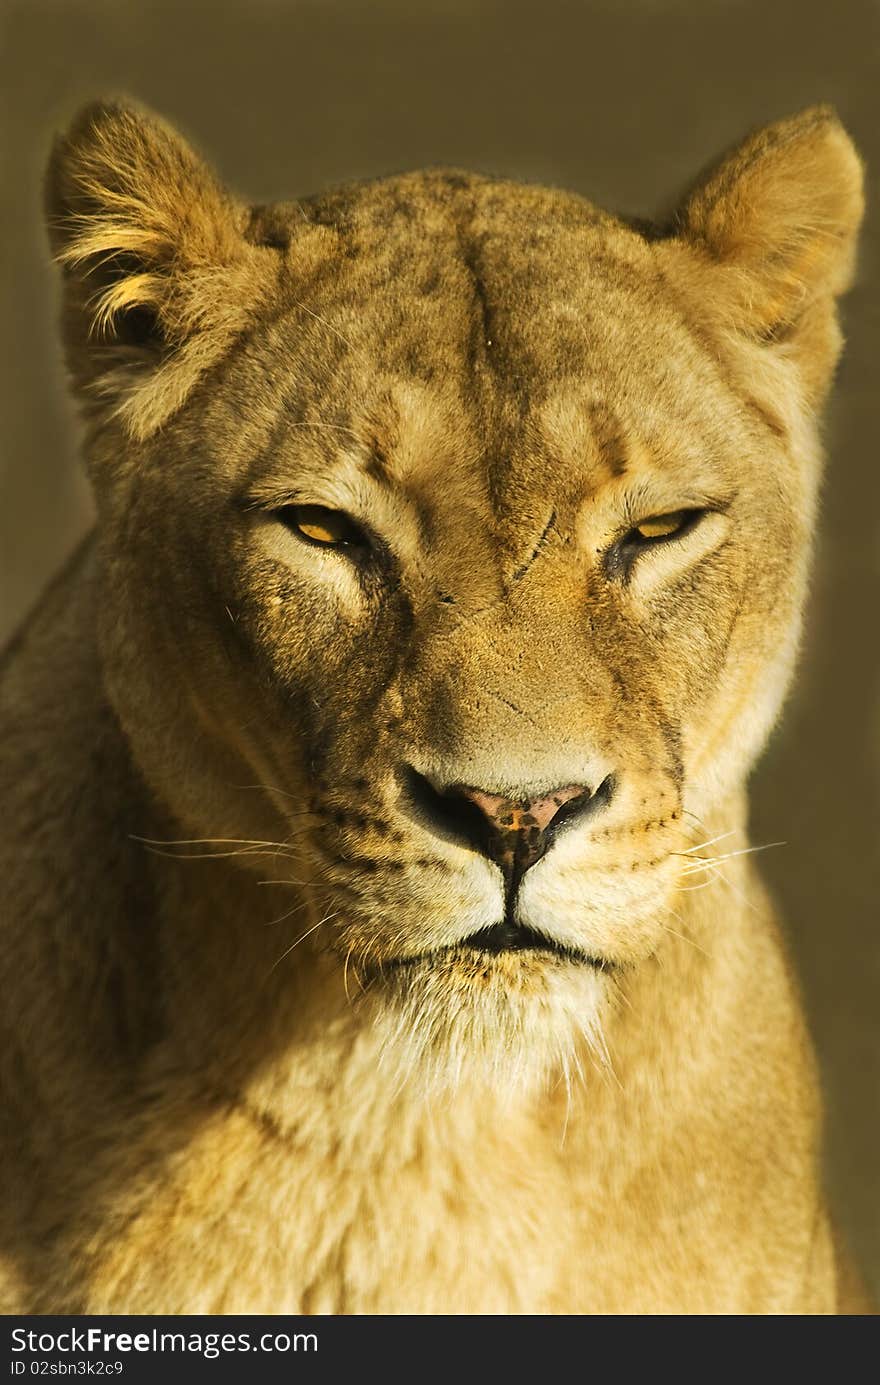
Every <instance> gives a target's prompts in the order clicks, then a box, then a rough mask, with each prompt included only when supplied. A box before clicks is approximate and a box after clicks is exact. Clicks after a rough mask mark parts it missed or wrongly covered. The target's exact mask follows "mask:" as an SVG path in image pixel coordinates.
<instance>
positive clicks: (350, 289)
mask: <svg viewBox="0 0 880 1385" xmlns="http://www.w3.org/2000/svg"><path fill="white" fill-rule="evenodd" d="M860 211H861V175H860V166H859V162H858V159H857V157H856V155H855V153H854V151H853V148H852V145H851V144H850V142H849V140H848V138H847V136H846V134H845V132H844V131H843V130H842V128H841V126H840V124H839V123H838V121H837V120H836V118H835V116H834V115H833V114H832V113H831V112H829V111H828V110H827V109H824V108H820V109H815V110H811V111H808V112H806V113H805V114H802V115H800V116H797V117H795V118H794V119H792V120H789V121H785V122H782V123H781V124H778V125H775V126H772V127H771V128H769V129H767V130H764V131H762V132H760V133H758V134H757V135H755V136H753V137H752V138H751V139H749V140H748V141H747V142H746V143H745V144H744V145H743V146H742V147H741V148H739V149H738V150H737V151H735V152H734V153H733V154H731V155H730V156H729V157H727V158H726V159H724V160H723V161H722V162H721V164H720V166H719V167H718V168H717V169H716V170H714V171H713V172H711V173H710V174H709V175H708V176H707V177H706V178H704V179H703V180H702V181H701V182H700V183H699V184H698V186H697V187H696V189H695V190H694V191H693V192H692V193H691V194H690V195H689V196H688V197H687V198H686V200H685V201H684V203H683V205H682V206H681V208H680V209H679V211H678V213H677V214H676V215H675V217H674V218H673V219H672V220H670V221H669V223H668V224H666V225H663V226H651V227H646V226H641V225H636V224H629V223H627V222H625V221H623V220H621V219H618V218H616V217H614V216H610V215H607V214H605V213H603V212H600V211H597V210H596V209H595V208H594V207H592V206H591V205H590V204H589V203H587V202H586V201H584V200H583V199H582V198H580V197H578V196H575V195H573V194H570V193H566V192H561V191H556V190H548V189H546V188H542V187H533V186H525V185H521V184H518V183H513V182H505V181H500V180H497V179H493V178H489V177H481V176H476V175H473V174H470V173H461V172H457V171H448V170H443V169H441V170H431V171H426V172H418V173H412V174H407V175H404V176H399V177H392V178H387V179H383V180H379V181H376V182H367V183H362V184H355V185H352V186H349V187H344V188H342V189H340V190H338V191H334V192H331V193H329V194H326V195H321V196H317V197H312V198H306V199H304V200H301V201H298V202H292V203H289V204H283V205H273V206H268V207H249V206H246V205H244V204H243V203H241V202H239V201H237V200H236V199H234V198H233V197H231V196H230V195H229V194H227V193H226V192H225V191H224V190H223V189H222V188H221V187H220V185H219V184H218V182H217V181H216V179H215V178H214V176H213V174H212V173H211V172H210V171H209V170H208V169H207V168H206V167H205V166H204V165H203V164H202V162H201V161H200V160H199V159H198V158H197V157H196V156H195V155H194V154H193V153H192V151H191V150H190V149H189V148H188V147H187V146H186V145H185V144H184V142H183V141H182V140H181V139H180V138H179V136H178V135H177V134H175V133H174V132H173V131H171V130H170V129H169V128H167V127H166V126H165V125H164V124H162V123H161V122H159V121H157V120H156V119H155V118H153V117H151V116H148V115H146V114H143V113H141V112H138V111H136V110H133V109H131V108H128V107H119V106H104V105H101V106H97V107H92V108H90V109H88V110H87V111H85V112H84V113H83V114H82V116H81V117H80V118H79V120H78V121H77V122H76V123H75V125H74V126H73V128H72V130H71V131H70V133H69V134H68V135H67V137H66V138H65V139H64V140H62V141H61V142H59V144H58V146H57V148H56V150H55V154H54V157H53V161H52V166H51V169H50V176H49V218H50V227H51V234H52V238H53V245H54V249H55V252H56V255H57V258H58V259H59V261H60V263H61V264H62V266H63V269H64V281H65V336H66V343H67V349H68V355H69V361H70V367H71V371H72V375H73V378H74V382H75V387H76V390H77V394H78V397H79V400H80V402H81V405H82V408H83V412H84V416H85V419H86V422H87V429H88V437H87V458H88V464H89V469H90V474H91V477H92V480H93V484H94V489H95V494H96V499H97V509H98V542H99V551H100V560H101V574H102V578H101V580H102V584H103V585H102V641H103V650H104V660H105V671H106V681H107V687H108V691H109V695H110V697H111V699H112V702H113V704H114V706H115V708H116V710H117V713H118V715H119V718H120V721H121V723H122V725H123V727H124V728H125V731H126V733H127V735H128V738H129V741H130V743H131V747H132V751H133V755H134V758H135V760H136V762H137V764H138V766H139V767H140V769H141V771H142V773H143V775H144V776H145V778H146V779H147V781H148V782H149V783H150V785H151V786H152V788H153V790H154V792H155V793H156V795H157V796H158V798H159V799H160V800H161V801H162V802H163V803H164V804H165V805H166V806H167V807H168V809H169V810H170V811H171V813H172V814H173V815H174V817H175V819H176V820H177V821H178V822H179V823H181V824H183V826H184V827H185V829H186V830H187V832H188V833H189V834H191V835H192V836H193V837H194V838H195V837H198V838H199V839H212V840H226V839H230V840H233V839H234V840H235V841H236V842H244V843H250V844H251V846H252V848H253V850H252V851H249V850H248V849H247V847H246V846H245V848H244V850H243V851H242V853H241V854H240V855H239V856H237V857H236V858H235V860H234V864H235V865H237V866H240V867H241V868H242V869H248V868H250V867H251V866H252V865H253V864H254V863H255V861H256V860H257V858H258V864H259V868H260V870H261V872H263V873H264V874H265V873H266V871H267V870H268V871H270V872H272V871H274V872H275V873H276V874H277V876H278V878H286V877H287V876H289V875H290V873H291V863H290V857H291V855H293V856H295V858H296V862H297V868H296V871H295V872H294V874H296V875H297V878H298V879H299V881H300V888H301V889H302V890H303V891H304V896H305V898H306V899H307V901H309V903H310V908H311V911H312V913H311V917H312V922H313V933H314V936H313V938H312V942H313V943H314V944H315V946H316V947H317V948H319V949H320V950H321V951H322V952H323V954H324V955H325V956H326V955H327V954H330V955H331V956H333V957H335V958H336V959H338V967H339V969H340V970H343V969H344V970H345V971H346V973H347V974H350V975H352V976H353V977H356V978H357V982H358V985H359V986H360V988H361V989H362V990H363V991H364V992H365V993H366V997H367V999H366V1001H365V1002H364V1003H365V1004H368V1005H369V1006H371V1007H372V1010H371V1013H372V1014H373V1018H374V1020H375V1022H376V1023H378V1024H384V1025H386V1026H387V1027H388V1033H389V1035H390V1034H392V1033H393V1034H394V1035H396V1036H397V1038H398V1039H400V1038H402V1039H403V1040H404V1042H405V1043H406V1044H407V1045H409V1047H410V1050H411V1051H415V1052H418V1054H419V1055H420V1056H421V1057H422V1058H425V1059H428V1058H430V1060H431V1062H433V1063H434V1064H435V1066H436V1067H437V1068H438V1070H440V1069H443V1070H447V1069H448V1068H449V1067H450V1066H453V1067H454V1066H455V1065H456V1064H459V1065H460V1064H461V1063H462V1062H463V1061H467V1060H468V1059H469V1057H470V1056H472V1055H473V1054H474V1053H480V1054H482V1055H483V1057H484V1058H485V1059H486V1060H487V1061H488V1062H489V1063H490V1065H491V1066H492V1070H493V1071H496V1070H497V1069H498V1068H499V1065H506V1066H507V1067H511V1066H512V1067H513V1068H516V1069H517V1071H522V1070H525V1069H529V1070H531V1069H534V1070H538V1069H540V1070H541V1071H546V1070H547V1069H548V1067H549V1066H551V1065H552V1064H554V1063H556V1062H558V1061H560V1060H561V1061H563V1062H564V1061H565V1058H566V1055H567V1054H573V1053H575V1051H576V1049H577V1047H578V1045H579V1044H580V1043H581V1042H582V1041H583V1040H584V1039H586V1040H587V1041H590V1042H593V1043H594V1044H598V1043H599V1042H600V1039H599V1027H600V1021H601V1015H602V1009H603V1006H604V1005H606V1004H607V1003H608V1000H609V995H610V994H611V993H612V992H613V988H614V983H615V976H616V975H617V974H618V973H619V972H620V971H621V970H622V969H625V968H632V967H636V966H638V965H639V964H640V963H642V962H643V961H644V959H646V958H647V957H648V956H649V955H651V954H652V953H654V952H655V951H656V950H657V949H658V947H659V946H660V944H661V943H662V941H663V938H664V935H665V934H666V932H667V931H668V928H669V918H670V917H671V913H672V912H673V911H674V906H675V904H676V900H680V891H681V888H682V882H683V880H684V879H685V878H686V876H687V874H688V872H689V870H690V869H691V868H692V866H693V856H692V855H691V854H690V853H691V852H692V851H693V850H694V847H695V844H698V843H700V842H703V841H706V840H708V839H709V838H710V837H711V833H712V830H713V824H717V823H719V822H722V821H723V820H724V819H723V812H724V810H725V808H727V807H729V805H730V804H732V803H738V802H739V797H740V795H741V792H742V787H743V783H744V780H745V777H746V775H747V773H748V770H749V768H750V766H751V765H752V763H753V761H754V760H755V757H756V756H757V755H758V753H759V751H760V749H761V747H762V745H763V743H764V741H765V738H766V736H767V734H768V731H769V729H770V727H771V726H772V724H773V722H774V719H775V718H776V716H777V714H778V711H779V708H780V704H781V701H782V699H783V696H784V693H785V689H786V686H787V683H788V681H789V678H790V675H791V671H792V667H793V661H794V659H795V654H796V649H797V642H798V631H799V624H800V612H801V606H802V602H803V597H804V588H805V578H806V571H807V560H808V553H809V548H810V539H811V534H812V530H813V525H814V516H815V498H816V489H817V481H818V477H819V449H818V445H817V433H816V415H817V411H818V409H819V406H820V404H821V402H822V399H823V396H824V393H825V390H826V387H827V384H828V381H829V378H830V375H831V372H832V369H833V365H834V362H835V359H836V356H837V353H838V349H839V340H840V339H839V333H838V328H837V325H836V319H835V309H834V300H835V297H836V295H837V294H839V293H840V291H841V290H842V289H843V288H844V287H845V286H846V283H847V281H848V277H849V274H850V267H851V261H852V248H853V238H854V234H855V230H856V227H857V224H858V221H859V216H860ZM271 843H279V844H281V845H282V846H283V848H284V849H283V850H279V851H278V852H277V854H273V853H272V851H271V850H270V849H269V847H268V846H265V844H271ZM263 848H264V849H263ZM258 853H260V854H259V857H258ZM266 853H268V854H266ZM464 1055H467V1056H468V1058H465V1056H464Z"/></svg>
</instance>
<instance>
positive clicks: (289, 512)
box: [276, 505, 370, 548]
mask: <svg viewBox="0 0 880 1385" xmlns="http://www.w3.org/2000/svg"><path fill="white" fill-rule="evenodd" d="M276 513H277V515H278V518H279V519H280V520H281V522H282V523H283V524H286V525H287V528H288V529H292V530H293V532H294V533H295V534H298V535H299V537H300V538H301V539H305V540H306V542H307V543H313V544H316V545H317V546H318V547H319V548H368V547H369V542H370V541H369V539H368V538H367V536H366V534H365V533H364V531H363V529H361V528H360V527H359V526H358V525H357V524H355V522H354V520H353V519H349V517H348V515H345V514H342V512H341V511H340V510H328V509H327V508H326V507H325V506H324V505H285V506H283V508H282V509H280V510H278V511H276Z"/></svg>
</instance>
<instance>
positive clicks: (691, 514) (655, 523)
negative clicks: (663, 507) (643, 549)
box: [629, 510, 702, 543]
mask: <svg viewBox="0 0 880 1385" xmlns="http://www.w3.org/2000/svg"><path fill="white" fill-rule="evenodd" d="M701 513H702V511H701V510H673V511H672V512H671V513H670V514H668V515H651V516H650V517H649V518H648V519H643V520H641V522H640V523H639V524H637V525H636V526H635V528H634V529H632V530H631V531H630V534H629V538H630V539H634V540H636V541H638V540H639V539H641V540H642V541H644V542H646V543H651V542H652V541H653V540H654V539H671V538H674V537H676V536H677V535H678V534H683V533H684V532H685V530H687V529H690V528H691V526H692V525H693V524H695V523H696V521H697V519H698V518H699V516H700V514H701Z"/></svg>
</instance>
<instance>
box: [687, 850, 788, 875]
mask: <svg viewBox="0 0 880 1385" xmlns="http://www.w3.org/2000/svg"><path fill="white" fill-rule="evenodd" d="M787 845H788V843H787V842H765V843H764V845H763V846H744V847H743V848H742V849H741V850H740V851H727V852H724V853H723V855H721V856H707V857H706V858H705V859H704V860H700V859H697V860H696V861H694V862H692V863H691V864H690V865H689V866H687V867H685V869H684V870H683V871H682V875H692V874H693V873H694V871H698V870H706V868H707V867H708V866H717V865H718V864H719V862H721V861H730V860H732V859H733V857H734V856H753V855H754V854H755V853H756V852H758V851H769V850H770V849H771V847H774V846H787Z"/></svg>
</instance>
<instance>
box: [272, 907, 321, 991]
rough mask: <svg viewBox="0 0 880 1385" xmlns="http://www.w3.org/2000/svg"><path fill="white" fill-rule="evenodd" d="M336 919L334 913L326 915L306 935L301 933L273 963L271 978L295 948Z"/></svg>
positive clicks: (307, 930) (308, 929)
mask: <svg viewBox="0 0 880 1385" xmlns="http://www.w3.org/2000/svg"><path fill="white" fill-rule="evenodd" d="M335 918H336V914H335V913H334V914H325V915H324V917H323V918H321V919H318V922H317V923H313V924H312V926H311V928H307V929H306V931H305V933H301V934H300V936H299V937H298V938H297V939H296V940H295V941H294V942H292V943H291V944H290V947H288V948H285V950H284V951H283V952H282V954H281V956H280V957H279V958H278V961H277V962H274V963H273V965H272V967H271V968H270V971H269V976H271V975H272V972H273V971H274V970H275V968H276V967H279V966H280V965H281V963H282V962H283V961H284V959H285V957H289V956H290V954H291V952H292V951H293V949H294V948H295V947H299V945H300V943H303V942H305V940H306V938H308V937H310V936H311V934H312V933H314V932H316V931H317V930H318V929H319V928H320V927H321V925H322V924H323V923H329V922H330V920H331V919H335ZM266 979H267V980H268V977H267V978H266Z"/></svg>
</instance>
